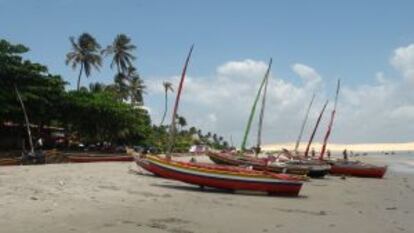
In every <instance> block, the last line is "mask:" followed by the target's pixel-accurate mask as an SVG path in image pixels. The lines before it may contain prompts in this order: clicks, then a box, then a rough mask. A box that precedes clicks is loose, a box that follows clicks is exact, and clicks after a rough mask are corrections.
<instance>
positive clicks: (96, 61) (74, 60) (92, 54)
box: [66, 33, 102, 91]
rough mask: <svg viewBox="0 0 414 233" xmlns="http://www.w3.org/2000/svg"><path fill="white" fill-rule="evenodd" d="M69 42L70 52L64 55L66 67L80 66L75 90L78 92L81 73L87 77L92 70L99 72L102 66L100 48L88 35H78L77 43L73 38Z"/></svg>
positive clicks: (74, 67)
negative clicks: (70, 45)
mask: <svg viewBox="0 0 414 233" xmlns="http://www.w3.org/2000/svg"><path fill="white" fill-rule="evenodd" d="M69 40H70V43H71V44H72V51H70V52H69V53H67V54H66V65H68V64H71V65H72V68H73V69H76V67H77V66H78V65H79V64H80V69H79V77H78V84H77V90H78V91H79V89H80V80H81V77H82V73H85V75H86V77H89V76H90V75H91V71H92V69H93V68H95V69H96V70H98V71H99V68H100V67H101V66H102V58H101V56H100V54H99V50H100V48H101V46H100V45H99V43H98V42H97V41H96V40H95V38H94V37H92V36H91V35H90V34H88V33H83V34H82V35H80V36H79V38H78V40H77V41H75V37H73V36H72V37H70V38H69Z"/></svg>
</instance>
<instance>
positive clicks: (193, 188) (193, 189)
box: [150, 183, 308, 199]
mask: <svg viewBox="0 0 414 233" xmlns="http://www.w3.org/2000/svg"><path fill="white" fill-rule="evenodd" d="M150 185H151V186H154V187H161V188H168V189H174V190H180V191H189V192H198V193H200V192H201V193H217V194H224V195H235V194H236V195H240V196H263V197H278V198H289V199H292V198H293V199H307V198H308V196H306V195H298V196H288V195H273V194H272V195H268V194H267V193H265V192H259V191H257V192H256V191H244V190H226V189H216V188H211V187H200V186H190V185H188V186H187V185H180V184H157V183H153V184H150Z"/></svg>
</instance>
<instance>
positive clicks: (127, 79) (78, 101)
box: [0, 33, 228, 152]
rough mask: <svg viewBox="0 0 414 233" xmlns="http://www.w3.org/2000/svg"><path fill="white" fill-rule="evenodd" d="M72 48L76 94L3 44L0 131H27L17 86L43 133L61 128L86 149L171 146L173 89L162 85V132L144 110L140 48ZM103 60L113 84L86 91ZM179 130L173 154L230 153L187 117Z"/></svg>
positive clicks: (122, 42) (87, 41)
mask: <svg viewBox="0 0 414 233" xmlns="http://www.w3.org/2000/svg"><path fill="white" fill-rule="evenodd" d="M70 42H71V45H72V48H71V51H70V52H68V53H67V54H66V64H67V65H70V66H71V67H73V68H74V69H76V68H77V67H79V73H78V76H77V86H76V87H77V89H76V90H66V89H65V86H66V85H67V82H65V81H64V79H63V78H62V77H61V76H59V75H55V74H50V73H49V71H48V69H47V67H46V66H45V65H42V64H38V63H34V62H32V61H29V60H25V59H23V58H22V55H23V54H24V53H26V52H28V51H29V49H28V48H27V47H25V46H24V45H20V44H11V43H9V42H8V41H6V40H0V104H1V106H2V107H1V108H0V123H1V126H0V128H1V127H3V124H4V123H5V122H12V123H14V124H19V125H20V126H21V127H22V129H23V127H24V125H25V123H24V122H25V121H24V115H23V113H22V109H21V106H20V104H19V101H18V99H17V97H16V92H15V86H16V87H17V88H18V90H19V92H20V94H21V98H22V101H23V102H24V104H25V106H26V111H27V115H28V118H29V120H30V123H31V124H32V125H36V126H38V129H39V131H42V129H43V127H45V126H57V127H62V128H64V129H65V133H66V135H67V137H68V138H75V139H76V140H75V141H78V142H82V143H84V144H93V143H98V142H103V141H106V142H111V143H112V144H113V145H143V146H152V147H156V148H159V149H161V150H162V151H164V150H165V149H166V147H167V145H168V140H169V133H168V131H169V126H166V125H162V124H163V122H164V119H165V116H166V115H167V100H168V97H167V95H168V91H173V87H172V84H171V83H168V82H165V83H164V84H163V85H164V88H165V101H166V102H165V108H164V109H163V111H164V112H163V119H162V122H161V125H160V126H156V125H153V124H152V123H151V119H150V116H149V114H148V112H147V111H146V110H145V108H144V107H143V104H144V98H143V95H144V93H145V85H144V81H143V80H142V79H141V77H140V76H139V74H138V71H137V69H136V68H135V67H134V65H133V62H134V61H135V59H136V58H135V56H134V55H133V52H134V51H135V49H136V46H135V45H133V44H132V42H131V39H130V38H129V37H127V36H126V35H124V34H119V35H117V36H116V38H115V40H114V42H113V43H112V44H111V45H109V46H107V47H106V48H105V49H104V50H102V51H101V50H100V49H101V46H100V45H99V43H98V42H97V40H96V39H95V38H94V37H93V36H91V35H90V34H88V33H83V34H82V35H80V36H79V37H78V38H77V39H75V37H71V38H70ZM101 55H103V56H104V57H111V58H112V62H111V68H116V74H115V76H114V82H113V83H111V84H102V83H99V82H97V83H91V84H90V85H89V88H86V87H82V86H81V78H82V76H83V75H85V76H86V77H89V76H90V75H91V73H92V70H93V69H95V70H97V71H99V69H100V67H101V64H102V57H101ZM160 111H162V110H161V109H160ZM177 124H178V126H179V131H178V133H177V138H176V140H175V147H174V148H175V149H174V151H177V152H185V151H188V149H189V147H190V146H191V145H192V144H203V145H208V146H211V147H213V148H217V149H223V148H227V147H228V143H227V142H226V141H224V140H223V137H219V136H217V135H216V134H211V133H207V134H205V135H203V134H202V133H201V130H199V129H197V128H195V127H188V126H187V121H186V119H185V118H184V117H183V116H177ZM187 128H188V129H187ZM0 132H1V131H0ZM18 135H19V136H21V137H23V136H22V135H21V134H18ZM1 136H3V135H1Z"/></svg>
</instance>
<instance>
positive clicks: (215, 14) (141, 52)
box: [0, 0, 414, 141]
mask: <svg viewBox="0 0 414 233" xmlns="http://www.w3.org/2000/svg"><path fill="white" fill-rule="evenodd" d="M413 9H414V2H413V1H403V0H401V1H374V0H367V1H356V0H349V1H329V0H319V1H305V0H303V1H298V0H292V1H270V0H269V1H265V0H263V1H253V0H251V1H247V0H246V1H242V0H239V1H230V0H229V1H218V0H211V1H198V0H193V1H190V0H180V1H179V0H177V1H166V0H165V1H160V0H159V1H157V0H155V1H138V0H135V1H133V0H130V1H127V0H125V1H114V0H112V1H108V0H101V1H97V0H96V1H95V0H94V1H81V0H79V1H77V0H66V1H64V0H38V1H22V0H0V22H1V26H0V37H1V38H5V39H7V40H9V41H11V42H14V43H23V44H25V45H27V46H29V47H30V48H31V52H30V53H28V54H27V57H28V58H30V59H33V60H35V61H38V62H40V63H43V64H46V65H47V66H48V67H49V69H50V72H51V73H56V74H61V75H62V76H63V78H64V79H65V80H67V81H69V82H70V83H71V85H70V86H68V88H74V86H75V84H76V82H75V80H76V77H77V72H76V71H73V70H71V69H70V68H69V67H67V66H65V64H64V59H65V54H66V53H67V52H68V50H69V49H70V44H69V40H68V38H69V36H78V35H80V34H81V33H83V32H89V33H91V34H92V35H94V36H95V37H96V38H97V40H98V41H99V42H100V43H101V45H102V46H103V47H104V46H106V45H108V44H109V43H111V41H112V40H113V38H114V37H115V36H116V34H118V33H125V34H127V35H128V36H130V37H131V38H132V40H133V42H134V43H135V44H136V45H137V46H138V50H137V57H138V60H137V61H136V66H137V67H138V70H139V72H140V74H141V76H142V78H143V79H144V81H146V82H147V83H148V84H151V82H152V81H151V79H152V80H158V79H162V78H164V79H167V77H172V76H174V75H177V74H179V72H180V70H181V67H182V63H183V61H184V59H185V55H186V53H187V50H188V48H189V47H190V45H191V44H192V43H195V50H194V56H193V59H192V62H191V66H190V68H189V75H190V76H194V77H198V78H199V79H206V80H205V81H208V79H210V78H211V79H214V77H215V76H216V74H217V68H218V67H220V66H221V65H223V64H226V63H227V62H229V61H242V60H244V59H252V60H254V61H267V60H268V58H269V57H273V59H274V68H273V74H274V75H275V76H276V77H281V79H283V80H284V81H286V82H289V83H291V84H292V85H301V79H300V78H298V75H297V73H295V72H293V71H292V64H296V63H300V64H306V65H307V66H309V67H313V68H314V69H315V70H317V73H318V74H319V75H320V76H321V77H323V82H324V86H325V87H331V86H334V84H335V82H336V79H337V78H341V79H342V80H343V82H344V83H345V85H346V86H348V88H349V89H351V90H352V89H357V88H358V87H360V86H363V85H370V86H372V85H375V83H376V82H377V80H376V73H378V72H382V73H383V74H384V76H386V77H387V78H388V79H390V80H395V79H397V80H398V79H400V76H401V75H400V74H399V73H398V71H397V70H396V69H395V67H392V66H391V65H390V58H391V56H392V54H393V52H394V50H395V49H396V48H399V47H403V46H407V45H409V44H410V43H412V42H413V41H414V30H413V26H412V22H414V14H413V12H412V10H413ZM105 64H106V68H103V69H102V71H101V72H99V73H97V72H94V73H93V74H92V76H91V77H90V79H89V80H88V81H85V80H83V82H82V83H83V84H87V83H88V82H89V81H93V82H95V81H102V82H111V81H112V79H113V75H114V71H111V70H110V69H109V68H107V67H108V66H109V60H106V63H105ZM331 89H333V88H331ZM148 91H149V92H150V91H151V88H150V89H149V90H148ZM326 92H327V94H326V95H328V96H329V93H330V89H329V88H327V89H326ZM151 97H153V98H152V99H151ZM159 97H160V96H159V95H152V94H151V93H149V94H148V97H147V100H146V101H147V103H148V105H149V107H150V108H158V107H159V106H158V105H160V103H161V101H162V98H159ZM191 114H192V113H189V114H188V115H191ZM292 124H293V123H292ZM205 127H206V128H207V129H206V130H209V129H208V126H207V125H206V126H205ZM216 127H217V126H216ZM216 127H213V128H212V129H211V130H216V129H217V128H216ZM234 133H235V134H236V132H234ZM339 139H340V141H341V140H344V141H352V140H348V139H346V138H344V139H341V138H340V137H339ZM273 140H288V139H285V138H278V137H275V138H274V139H273V138H271V140H270V139H269V141H273ZM361 140H368V139H365V138H364V137H361ZM381 140H382V141H384V140H389V139H388V138H387V137H384V138H383V139H381ZM381 140H380V141H381ZM402 140H408V139H407V138H404V139H402ZM357 141H358V140H357ZM371 141H375V140H371Z"/></svg>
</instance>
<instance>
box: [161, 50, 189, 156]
mask: <svg viewBox="0 0 414 233" xmlns="http://www.w3.org/2000/svg"><path fill="white" fill-rule="evenodd" d="M193 48H194V44H193V45H191V48H190V52H188V55H187V59H186V60H185V64H184V68H183V71H182V73H181V80H180V84H179V86H178V90H177V96H176V97H175V103H174V110H173V115H172V117H171V118H172V119H171V125H170V140H169V145H168V150H167V157H168V158H169V157H170V153H171V152H172V150H173V146H174V137H175V133H176V130H177V128H176V126H175V124H176V122H175V121H176V117H177V110H178V104H179V102H180V97H181V91H182V89H183V85H184V79H185V74H186V72H187V67H188V63H189V62H190V58H191V54H192V52H193Z"/></svg>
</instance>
